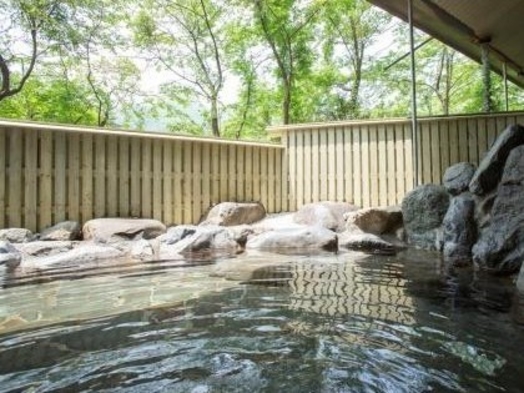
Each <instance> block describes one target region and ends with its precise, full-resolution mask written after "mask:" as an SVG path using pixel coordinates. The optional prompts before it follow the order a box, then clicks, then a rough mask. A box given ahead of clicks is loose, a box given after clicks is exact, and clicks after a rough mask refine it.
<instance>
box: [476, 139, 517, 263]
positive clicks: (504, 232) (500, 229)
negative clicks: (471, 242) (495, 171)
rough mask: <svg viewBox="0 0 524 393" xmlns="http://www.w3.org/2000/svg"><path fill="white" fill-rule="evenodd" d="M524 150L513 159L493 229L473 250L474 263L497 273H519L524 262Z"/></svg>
mask: <svg viewBox="0 0 524 393" xmlns="http://www.w3.org/2000/svg"><path fill="white" fill-rule="evenodd" d="M523 196H524V146H519V147H517V148H515V149H513V151H512V152H511V154H510V155H509V157H508V159H507V162H506V166H505V168H504V173H503V176H502V180H501V182H500V184H499V188H498V192H497V196H496V197H495V201H494V203H493V208H492V209H491V220H490V222H489V225H488V226H487V227H486V228H485V229H484V230H482V231H481V234H480V238H479V240H478V242H477V243H476V244H475V246H474V247H473V259H474V261H475V262H476V263H478V264H479V265H480V266H481V267H484V268H487V269H490V270H493V271H496V272H497V273H515V272H517V271H518V270H519V269H520V266H521V264H522V260H523V259H524V197H523Z"/></svg>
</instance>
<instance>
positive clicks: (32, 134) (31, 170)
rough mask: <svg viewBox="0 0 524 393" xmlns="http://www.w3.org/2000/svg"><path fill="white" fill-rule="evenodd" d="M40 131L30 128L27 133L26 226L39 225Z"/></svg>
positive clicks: (33, 226) (25, 171)
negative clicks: (37, 153) (37, 152)
mask: <svg viewBox="0 0 524 393" xmlns="http://www.w3.org/2000/svg"><path fill="white" fill-rule="evenodd" d="M37 149H38V131H36V130H28V131H27V132H26V135H25V166H24V173H25V181H24V188H25V189H24V221H23V225H24V227H25V228H35V227H36V225H37V210H38V207H37V204H38V200H37V199H38V156H37V155H36V154H34V152H35V151H37Z"/></svg>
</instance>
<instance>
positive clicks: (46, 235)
mask: <svg viewBox="0 0 524 393" xmlns="http://www.w3.org/2000/svg"><path fill="white" fill-rule="evenodd" d="M81 237H82V227H81V226H80V223H79V222H78V221H64V222H60V223H58V224H56V225H53V226H52V227H49V228H46V229H44V230H43V231H42V232H41V233H40V240H48V241H67V240H80V238H81Z"/></svg>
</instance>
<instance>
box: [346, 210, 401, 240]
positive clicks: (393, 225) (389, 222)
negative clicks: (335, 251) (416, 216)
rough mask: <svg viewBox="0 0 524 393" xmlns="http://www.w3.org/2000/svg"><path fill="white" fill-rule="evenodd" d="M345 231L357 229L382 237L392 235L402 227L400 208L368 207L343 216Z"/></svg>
mask: <svg viewBox="0 0 524 393" xmlns="http://www.w3.org/2000/svg"><path fill="white" fill-rule="evenodd" d="M344 218H345V220H346V229H348V230H349V231H353V229H354V228H358V229H360V230H361V231H363V232H367V233H372V234H375V235H382V234H384V233H394V232H396V231H397V230H398V229H399V228H400V227H402V209H401V208H400V206H390V207H369V208H364V209H360V210H357V211H356V212H350V213H346V214H344Z"/></svg>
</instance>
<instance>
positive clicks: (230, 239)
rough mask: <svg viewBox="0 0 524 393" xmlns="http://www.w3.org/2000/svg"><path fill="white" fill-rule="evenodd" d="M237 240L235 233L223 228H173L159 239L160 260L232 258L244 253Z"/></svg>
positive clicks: (214, 226) (211, 226) (212, 226)
mask: <svg viewBox="0 0 524 393" xmlns="http://www.w3.org/2000/svg"><path fill="white" fill-rule="evenodd" d="M237 240H238V239H237V234H236V233H235V232H234V231H231V230H229V229H228V228H224V227H221V226H216V225H209V226H202V227H194V226H186V225H183V226H180V227H173V228H170V229H169V231H168V232H167V233H166V234H165V235H162V236H160V237H159V238H158V239H157V241H158V242H159V246H158V258H159V259H162V260H167V259H181V258H185V257H191V256H202V255H207V256H220V257H223V256H232V255H235V254H238V253H239V252H241V251H242V247H241V245H240V244H239V242H238V241H237Z"/></svg>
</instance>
